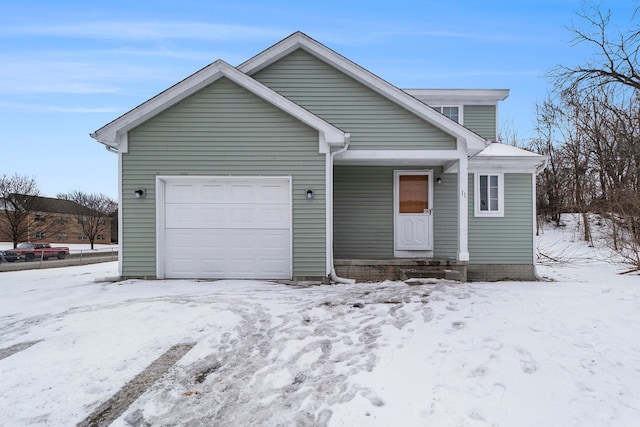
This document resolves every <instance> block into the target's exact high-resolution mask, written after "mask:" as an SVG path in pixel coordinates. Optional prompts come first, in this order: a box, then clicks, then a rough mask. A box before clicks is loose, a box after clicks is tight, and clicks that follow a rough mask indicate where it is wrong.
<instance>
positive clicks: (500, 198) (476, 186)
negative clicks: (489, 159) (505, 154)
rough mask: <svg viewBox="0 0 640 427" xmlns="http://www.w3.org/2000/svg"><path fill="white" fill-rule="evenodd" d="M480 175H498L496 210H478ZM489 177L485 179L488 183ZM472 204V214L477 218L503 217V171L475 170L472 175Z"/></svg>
mask: <svg viewBox="0 0 640 427" xmlns="http://www.w3.org/2000/svg"><path fill="white" fill-rule="evenodd" d="M481 176H487V177H492V176H497V177H498V210H497V211H492V210H488V211H483V210H480V177H481ZM489 182H490V179H489V180H487V185H489ZM473 186H474V192H473V206H474V216H475V217H478V218H484V217H489V218H502V217H504V173H502V172H476V173H474V176H473Z"/></svg>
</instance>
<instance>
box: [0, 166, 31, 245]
mask: <svg viewBox="0 0 640 427" xmlns="http://www.w3.org/2000/svg"><path fill="white" fill-rule="evenodd" d="M39 194H40V190H38V185H37V184H36V180H35V178H33V177H31V178H30V177H27V176H23V175H18V174H13V175H12V176H7V175H2V178H0V215H2V221H1V222H0V224H1V225H2V229H0V234H1V235H2V237H3V238H6V239H8V240H10V241H11V242H12V243H13V247H14V248H15V247H16V246H17V245H18V243H19V242H21V241H23V240H28V239H29V237H30V236H29V234H30V233H29V231H30V228H31V227H32V226H33V223H32V222H33V220H34V218H33V215H32V214H33V213H34V212H37V211H39V208H40V206H39V198H38V197H33V196H38V195H39Z"/></svg>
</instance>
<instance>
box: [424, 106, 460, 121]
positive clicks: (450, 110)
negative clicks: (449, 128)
mask: <svg viewBox="0 0 640 427" xmlns="http://www.w3.org/2000/svg"><path fill="white" fill-rule="evenodd" d="M431 108H433V109H434V110H436V111H437V112H439V113H442V114H444V115H445V116H447V117H449V118H450V119H451V120H453V121H454V122H457V123H462V117H460V116H461V114H460V107H459V106H457V105H436V106H433V107H431Z"/></svg>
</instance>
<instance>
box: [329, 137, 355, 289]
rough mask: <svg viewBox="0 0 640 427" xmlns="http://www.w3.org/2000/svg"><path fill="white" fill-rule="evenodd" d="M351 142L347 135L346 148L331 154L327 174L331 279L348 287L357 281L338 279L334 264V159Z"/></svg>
mask: <svg viewBox="0 0 640 427" xmlns="http://www.w3.org/2000/svg"><path fill="white" fill-rule="evenodd" d="M350 142H351V139H350V135H349V134H347V138H346V142H345V144H344V147H342V148H340V149H338V150H336V151H332V152H330V153H329V168H328V171H327V173H328V174H329V176H328V178H329V179H327V182H328V183H329V184H330V188H328V191H327V203H328V205H329V207H330V215H329V218H328V220H327V225H328V227H329V233H328V235H329V244H328V245H327V250H328V252H329V266H330V272H329V278H330V279H331V280H333V281H334V282H336V283H344V284H347V285H353V284H355V283H356V281H355V280H354V279H346V278H344V277H338V275H337V274H336V267H335V265H334V262H333V158H334V157H335V156H336V155H338V154H342V153H344V152H345V151H347V149H348V148H349V144H350Z"/></svg>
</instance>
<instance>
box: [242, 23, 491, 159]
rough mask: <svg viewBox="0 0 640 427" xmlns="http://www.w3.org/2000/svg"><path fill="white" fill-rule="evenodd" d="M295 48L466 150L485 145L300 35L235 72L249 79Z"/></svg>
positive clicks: (298, 33)
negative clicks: (461, 143) (460, 143)
mask: <svg viewBox="0 0 640 427" xmlns="http://www.w3.org/2000/svg"><path fill="white" fill-rule="evenodd" d="M298 48H301V49H304V50H305V51H306V52H308V53H310V54H311V55H313V56H315V57H317V58H319V59H321V60H323V61H325V62H327V63H329V64H330V65H331V66H333V67H335V68H336V69H338V70H340V71H341V72H343V73H344V74H346V75H348V76H350V77H351V78H353V79H354V80H356V81H358V82H360V83H362V84H363V85H365V86H367V87H368V88H370V89H372V90H373V91H375V92H377V93H378V94H380V95H382V96H384V97H385V98H387V99H389V100H390V101H392V102H394V103H396V104H398V105H400V106H401V107H403V108H405V109H406V110H408V111H410V112H412V113H413V114H415V115H417V116H418V117H420V118H421V119H423V120H425V121H426V122H428V123H430V124H432V125H433V126H435V127H437V128H439V129H440V130H442V131H444V132H446V133H448V134H450V135H453V136H455V137H456V138H464V139H466V140H467V145H468V148H469V149H472V148H475V149H479V150H482V149H484V148H486V146H487V144H488V141H487V140H486V139H484V138H482V137H481V136H480V135H478V134H476V133H474V132H472V131H470V130H469V129H467V128H465V127H464V126H462V125H461V124H459V123H456V122H454V121H453V120H451V119H449V118H448V117H446V116H444V115H442V114H440V113H439V112H437V111H435V110H434V109H433V108H431V107H429V106H428V105H427V104H425V103H423V102H422V101H420V100H418V99H417V98H414V97H413V96H411V95H409V94H408V93H406V92H405V91H403V90H402V89H399V88H397V87H395V86H393V85H392V84H391V83H388V82H387V81H385V80H383V79H382V78H380V77H378V76H377V75H375V74H373V73H371V72H370V71H368V70H366V69H364V68H362V67H361V66H359V65H357V64H356V63H354V62H352V61H350V60H349V59H347V58H345V57H344V56H342V55H340V54H338V53H336V52H334V51H333V50H331V49H329V48H328V47H326V46H324V45H323V44H321V43H319V42H317V41H316V40H314V39H312V38H311V37H309V36H307V35H306V34H304V33H301V32H297V33H294V34H292V35H291V36H289V37H287V38H286V39H284V40H282V41H281V42H279V43H277V44H275V45H273V46H272V47H270V48H268V49H267V50H265V51H263V52H262V53H260V54H258V55H256V56H254V57H253V58H251V59H250V60H248V61H246V62H244V63H243V64H240V65H239V66H238V70H240V71H241V72H243V73H245V74H248V75H252V74H254V73H256V72H258V71H260V70H262V69H263V68H265V67H267V66H268V65H270V64H273V63H274V62H276V61H278V60H279V59H280V58H283V57H284V56H286V55H288V54H289V53H291V52H293V51H295V50H296V49H298Z"/></svg>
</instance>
